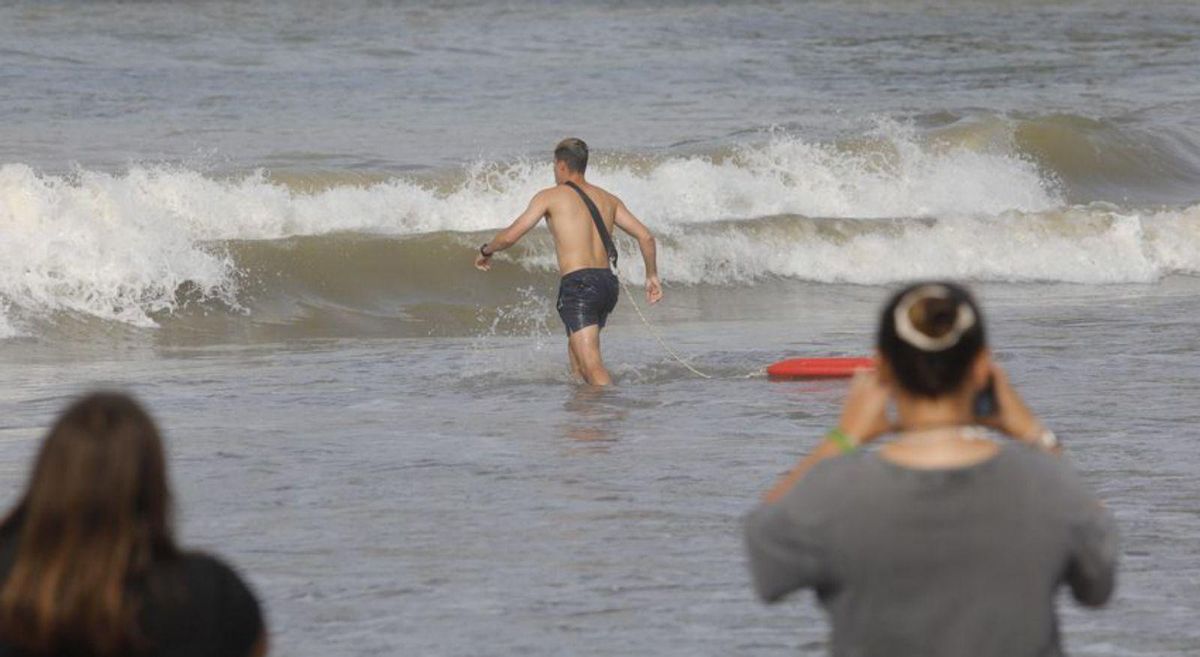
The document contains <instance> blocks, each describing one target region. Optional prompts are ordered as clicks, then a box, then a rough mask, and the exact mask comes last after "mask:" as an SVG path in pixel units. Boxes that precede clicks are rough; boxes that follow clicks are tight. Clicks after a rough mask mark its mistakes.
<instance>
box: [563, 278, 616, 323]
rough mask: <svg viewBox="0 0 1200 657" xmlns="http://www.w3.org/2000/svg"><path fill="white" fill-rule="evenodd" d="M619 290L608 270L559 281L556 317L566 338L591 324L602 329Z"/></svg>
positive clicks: (614, 304)
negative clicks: (558, 318)
mask: <svg viewBox="0 0 1200 657" xmlns="http://www.w3.org/2000/svg"><path fill="white" fill-rule="evenodd" d="M620 288H621V284H620V282H618V281H617V276H616V275H615V274H613V273H612V271H611V270H608V269H579V270H576V271H573V272H571V273H569V274H567V275H566V276H563V277H562V281H561V282H560V283H559V284H558V304H557V306H556V307H557V308H558V316H559V317H561V318H562V321H563V324H565V325H566V327H567V335H571V334H572V333H574V332H575V331H578V330H579V329H581V328H583V327H585V326H591V325H593V324H598V325H599V326H600V328H604V323H605V322H606V321H607V320H608V314H609V313H611V312H612V311H613V308H615V307H616V306H617V293H618V291H619V290H620Z"/></svg>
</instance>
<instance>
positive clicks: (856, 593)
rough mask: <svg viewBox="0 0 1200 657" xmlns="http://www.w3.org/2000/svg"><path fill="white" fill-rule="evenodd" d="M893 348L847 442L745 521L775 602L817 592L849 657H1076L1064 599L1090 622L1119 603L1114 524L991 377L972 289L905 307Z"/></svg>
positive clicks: (837, 437) (890, 326) (803, 467)
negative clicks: (1059, 612)
mask: <svg viewBox="0 0 1200 657" xmlns="http://www.w3.org/2000/svg"><path fill="white" fill-rule="evenodd" d="M878 350H879V353H878V362H877V367H876V369H875V370H874V371H873V372H869V373H867V372H862V373H859V374H858V375H857V376H856V377H855V379H854V381H853V383H852V384H851V389H850V392H849V395H848V397H847V399H846V404H845V408H844V411H843V414H842V419H841V423H840V424H839V425H838V427H837V428H836V429H835V430H833V431H831V432H830V433H829V434H828V435H827V436H826V439H825V440H824V441H823V442H822V443H821V444H820V445H819V446H818V447H817V448H816V449H815V450H814V451H813V452H812V453H811V454H810V455H808V456H807V457H805V458H804V459H803V460H801V461H800V463H798V464H797V465H796V467H795V468H793V469H792V471H791V472H789V473H788V474H787V475H785V476H784V478H783V479H782V481H780V482H779V484H777V485H776V486H775V488H774V489H772V490H771V491H770V492H769V493H768V494H767V496H766V501H765V502H764V503H763V505H761V506H760V507H759V508H757V509H756V510H754V511H753V512H752V513H751V514H750V515H749V517H748V518H747V520H746V538H747V544H748V548H749V553H750V564H751V570H752V572H753V576H754V584H755V588H756V590H757V591H758V594H759V596H761V597H762V599H763V600H765V601H767V602H775V601H777V600H780V599H781V598H783V597H784V596H786V595H787V594H789V593H791V592H793V591H796V590H798V589H802V588H813V589H814V590H815V591H816V594H817V597H818V600H819V601H820V603H821V605H822V606H823V607H824V608H825V610H826V611H827V612H828V613H829V615H830V618H831V622H832V630H833V633H832V641H831V653H832V654H833V655H835V656H840V655H854V656H856V657H858V656H863V657H867V656H875V655H878V656H881V657H905V656H913V657H938V656H945V657H964V656H968V655H969V656H971V657H990V656H995V657H1025V656H1028V657H1034V656H1037V657H1045V656H1053V655H1060V654H1061V647H1060V643H1059V634H1058V623H1057V618H1056V614H1055V609H1054V596H1055V592H1056V589H1057V588H1058V586H1059V585H1060V584H1064V583H1065V584H1067V585H1069V586H1070V589H1071V591H1072V593H1073V594H1074V595H1075V598H1076V599H1077V600H1078V601H1080V602H1081V603H1083V604H1085V605H1089V606H1099V605H1102V604H1104V603H1105V601H1107V600H1108V598H1109V595H1110V594H1111V592H1112V590H1113V582H1114V572H1115V568H1116V532H1115V528H1114V525H1113V522H1112V519H1111V517H1110V515H1109V514H1108V513H1107V512H1106V511H1105V510H1104V509H1103V507H1102V506H1101V505H1100V503H1099V502H1098V501H1097V500H1096V499H1095V497H1093V495H1092V494H1091V493H1090V492H1089V491H1088V490H1087V487H1086V486H1084V485H1083V483H1082V482H1081V481H1080V479H1079V478H1078V476H1077V475H1076V474H1075V473H1074V472H1073V471H1072V470H1071V469H1070V468H1069V467H1068V466H1067V465H1066V463H1065V462H1064V459H1063V458H1062V457H1061V455H1060V451H1061V449H1060V447H1059V445H1058V441H1057V439H1056V438H1055V437H1054V434H1053V433H1051V432H1049V431H1048V430H1046V429H1045V427H1043V426H1042V424H1041V423H1040V422H1039V421H1038V419H1037V418H1036V417H1035V416H1034V415H1033V413H1032V412H1031V411H1030V410H1029V408H1028V407H1027V406H1026V405H1025V403H1024V402H1023V401H1022V400H1021V397H1020V396H1019V395H1018V394H1017V392H1016V391H1015V390H1014V389H1013V387H1012V386H1011V384H1010V383H1009V380H1008V377H1007V376H1006V375H1005V373H1004V371H1003V370H1002V369H1001V368H1000V367H999V366H997V365H996V364H995V363H993V362H992V359H991V356H990V354H989V352H988V350H987V348H986V343H985V335H984V327H983V317H982V315H981V313H980V311H979V308H978V307H977V306H976V304H975V302H974V300H973V299H972V298H971V296H970V294H969V293H968V292H967V291H966V290H965V289H963V288H961V287H959V286H956V285H953V284H946V283H928V284H919V285H914V286H911V287H909V288H907V289H905V290H903V291H901V292H900V293H898V294H896V295H895V296H894V297H893V298H892V299H891V301H890V302H889V303H888V304H887V306H886V307H885V309H884V312H883V317H882V318H881V320H880V326H879V335H878ZM889 404H891V405H893V406H894V408H895V411H896V417H895V421H892V420H890V419H889V417H888V407H889ZM979 425H986V426H988V427H991V428H992V429H995V430H997V431H999V432H1001V433H1003V434H1005V435H1007V436H1008V437H1009V438H1011V440H1008V441H1001V442H996V441H993V440H989V439H987V438H986V436H984V435H983V434H982V432H981V431H980V430H979V429H978V428H977V427H978V426H979ZM885 435H890V436H891V439H890V440H889V441H888V442H886V443H884V444H883V445H881V446H880V447H879V449H877V450H872V451H868V450H866V449H864V447H865V446H866V445H868V444H869V443H872V442H875V441H877V440H879V439H880V438H882V437H884V436H885Z"/></svg>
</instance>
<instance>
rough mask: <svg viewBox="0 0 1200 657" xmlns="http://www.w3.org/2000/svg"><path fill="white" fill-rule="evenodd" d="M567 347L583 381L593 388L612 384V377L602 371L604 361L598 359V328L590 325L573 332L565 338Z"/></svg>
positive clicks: (604, 370)
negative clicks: (573, 355)
mask: <svg viewBox="0 0 1200 657" xmlns="http://www.w3.org/2000/svg"><path fill="white" fill-rule="evenodd" d="M567 345H568V346H569V347H570V349H571V351H572V352H574V354H575V358H576V359H577V361H578V363H579V370H580V372H581V373H582V374H583V380H584V381H587V382H588V383H590V384H592V385H594V386H606V385H609V384H611V383H612V377H611V376H609V375H608V370H606V369H604V361H603V360H602V359H601V358H600V327H599V326H597V325H595V324H592V325H591V326H585V327H583V328H581V329H579V330H578V331H575V332H574V333H572V334H571V337H569V338H567Z"/></svg>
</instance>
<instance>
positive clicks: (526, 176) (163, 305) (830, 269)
mask: <svg viewBox="0 0 1200 657" xmlns="http://www.w3.org/2000/svg"><path fill="white" fill-rule="evenodd" d="M864 144H865V145H860V146H859V147H856V148H846V147H843V148H835V147H832V146H826V145H819V144H812V143H808V142H806V141H804V140H802V139H799V138H796V137H794V136H788V135H778V136H776V137H775V138H774V139H772V140H770V141H769V142H768V143H766V144H763V145H760V146H746V147H742V148H739V149H737V150H735V151H734V152H732V153H728V154H725V155H723V156H721V157H703V156H694V157H673V158H667V159H660V160H657V161H653V162H630V161H628V160H626V161H621V162H616V161H614V162H610V163H608V164H607V165H606V163H605V162H604V161H603V160H599V161H597V162H596V163H595V164H594V166H593V171H592V178H593V179H594V180H595V181H596V182H597V183H598V184H601V185H605V186H609V187H611V188H612V189H613V190H615V191H618V192H619V193H620V194H621V195H622V197H623V198H624V199H625V201H626V203H627V204H628V205H629V206H630V207H631V208H633V209H634V211H635V212H636V213H637V214H639V215H640V216H641V217H642V219H643V220H644V221H646V223H648V224H649V225H651V226H652V227H653V228H654V229H655V230H656V231H658V232H659V233H660V234H662V235H663V236H664V252H663V265H662V269H663V271H664V273H665V275H666V276H667V277H668V278H670V279H671V280H674V281H677V282H686V283H713V284H737V283H749V282H753V281H755V280H759V279H762V278H764V277H772V276H784V277H797V278H803V279H809V280H818V281H852V282H857V283H878V282H886V281H891V280H897V279H906V278H913V277H917V276H927V275H943V276H955V277H964V278H975V279H987V280H993V279H1000V280H1061V281H1078V282H1092V283H1107V282H1117V281H1145V280H1153V279H1154V278H1155V277H1158V276H1162V275H1164V274H1166V273H1170V272H1175V271H1179V272H1194V271H1196V270H1197V264H1196V261H1197V257H1198V256H1197V255H1196V254H1197V253H1200V248H1197V247H1200V238H1198V237H1197V231H1198V228H1197V225H1198V223H1200V216H1198V213H1197V211H1196V209H1195V208H1193V209H1191V210H1188V211H1186V212H1184V213H1181V214H1179V213H1164V214H1162V215H1155V216H1141V215H1128V216H1126V215H1120V214H1118V213H1116V212H1100V213H1096V212H1094V211H1089V210H1077V211H1060V210H1058V209H1057V208H1060V207H1061V206H1062V201H1061V199H1060V197H1059V195H1058V194H1057V193H1056V191H1055V189H1054V187H1053V185H1050V184H1048V183H1047V182H1046V178H1045V176H1043V175H1041V173H1040V172H1039V171H1038V170H1037V168H1036V167H1035V166H1034V165H1033V164H1031V163H1030V162H1028V161H1026V160H1024V159H1021V158H1019V157H1015V156H1012V155H1010V154H1006V153H1004V152H994V151H990V150H987V149H976V150H972V149H968V148H945V147H943V148H933V147H930V146H928V145H925V144H923V143H922V142H921V141H920V140H919V139H917V138H916V137H915V136H914V135H913V134H912V133H911V132H910V131H908V130H906V129H903V128H900V127H897V126H894V125H883V126H881V128H880V129H879V131H878V133H877V134H874V135H868V139H867V140H865V141H864ZM550 175H551V173H550V167H549V166H548V165H547V164H545V163H537V164H534V163H530V162H518V163H515V164H507V165H496V164H480V165H477V166H474V167H471V168H469V169H467V170H466V171H465V172H464V175H463V178H462V181H461V182H460V183H458V184H457V185H453V186H452V187H451V188H449V189H448V190H446V189H444V188H437V187H434V186H431V185H426V184H421V183H418V182H416V181H413V180H409V179H392V180H389V181H386V182H381V183H376V184H371V185H346V184H341V185H336V186H333V187H330V188H328V189H325V190H323V191H318V192H314V193H305V192H301V191H296V190H295V189H293V188H289V187H287V186H285V185H282V184H279V183H276V182H272V180H271V179H270V177H269V176H267V175H266V174H264V173H261V172H260V173H256V174H252V175H247V176H243V177H239V178H234V179H222V178H213V177H209V176H205V175H203V174H201V173H199V172H197V171H193V170H189V169H183V168H172V167H151V166H135V167H132V168H131V169H130V170H128V171H127V172H125V173H123V174H120V175H114V174H110V173H104V172H97V171H87V170H81V171H77V172H75V173H73V174H71V175H67V176H54V175H45V174H39V173H38V172H35V171H34V170H32V169H30V168H29V167H27V166H24V165H21V164H8V165H4V166H0V229H2V230H3V233H4V239H3V240H0V299H2V300H3V301H5V302H6V303H7V304H8V310H6V311H3V312H0V320H2V321H3V322H4V323H3V324H0V330H11V331H15V330H17V329H15V328H13V327H12V326H11V321H10V320H11V319H12V317H13V316H14V315H20V314H30V313H32V314H35V315H37V314H45V313H50V312H57V311H70V312H75V313H80V314H83V315H90V316H95V317H99V318H105V319H111V320H117V321H121V322H127V323H131V324H135V325H146V326H149V325H153V323H154V322H153V319H152V318H153V316H154V315H155V314H156V313H164V312H167V313H169V312H171V311H173V310H175V309H176V308H177V305H178V303H179V296H180V295H179V291H180V289H181V288H187V289H190V290H191V291H192V293H193V294H199V295H201V296H204V297H208V298H213V297H215V298H220V299H223V300H225V301H227V302H229V303H231V304H232V303H235V298H236V293H237V290H238V275H239V263H237V262H234V261H233V260H232V259H231V258H230V257H229V256H228V255H227V254H226V253H225V251H224V249H223V248H222V246H221V245H220V241H223V240H272V239H279V238H286V237H291V236H299V235H322V234H328V233H335V232H347V231H350V232H363V233H378V234H385V235H393V236H395V235H411V234H420V233H429V232H438V231H460V232H461V231H481V230H490V229H494V228H496V227H498V226H501V225H504V224H505V223H507V222H508V221H509V220H510V219H511V218H512V217H514V216H515V215H516V214H518V213H519V212H520V211H521V210H522V209H523V207H524V204H525V203H526V201H527V200H528V198H529V197H530V196H531V195H532V194H533V193H534V192H535V191H536V190H538V189H540V188H542V187H545V186H547V184H548V183H549V182H550ZM775 215H794V216H803V217H815V218H821V219H814V220H812V221H811V223H810V224H809V226H810V229H808V230H807V232H806V231H805V230H798V231H793V232H791V233H788V232H786V231H784V232H780V231H778V230H775V231H761V230H757V229H756V228H755V226H756V225H757V222H758V219H759V218H762V217H770V216H775ZM883 218H903V219H904V221H902V222H901V223H899V224H896V225H895V226H892V227H891V228H887V227H886V226H884V227H880V226H881V224H878V223H877V222H875V223H870V224H869V225H867V228H866V229H863V230H859V231H850V232H849V233H847V234H844V235H840V236H838V235H833V236H830V235H825V234H824V233H823V232H822V231H820V230H814V229H812V228H811V227H812V226H818V225H819V224H820V221H821V220H826V221H832V220H854V221H856V222H866V221H868V220H875V219H883ZM922 218H924V219H925V221H921V219H922ZM636 260H637V258H636V257H627V259H626V262H627V263H630V268H631V272H632V273H633V274H634V276H639V272H638V271H637V269H638V265H639V263H637V262H636ZM525 262H526V264H527V265H529V266H532V267H544V266H547V265H548V263H549V259H548V258H546V257H543V256H532V257H530V258H529V259H528V260H526V261H525ZM5 327H7V328H5Z"/></svg>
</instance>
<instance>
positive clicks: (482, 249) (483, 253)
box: [479, 242, 496, 258]
mask: <svg viewBox="0 0 1200 657" xmlns="http://www.w3.org/2000/svg"><path fill="white" fill-rule="evenodd" d="M487 245H488V243H487V242H484V243H483V245H482V246H480V247H479V255H481V256H483V257H485V258H490V257H492V256H494V255H496V252H495V251H493V252H491V253H488V252H487Z"/></svg>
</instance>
